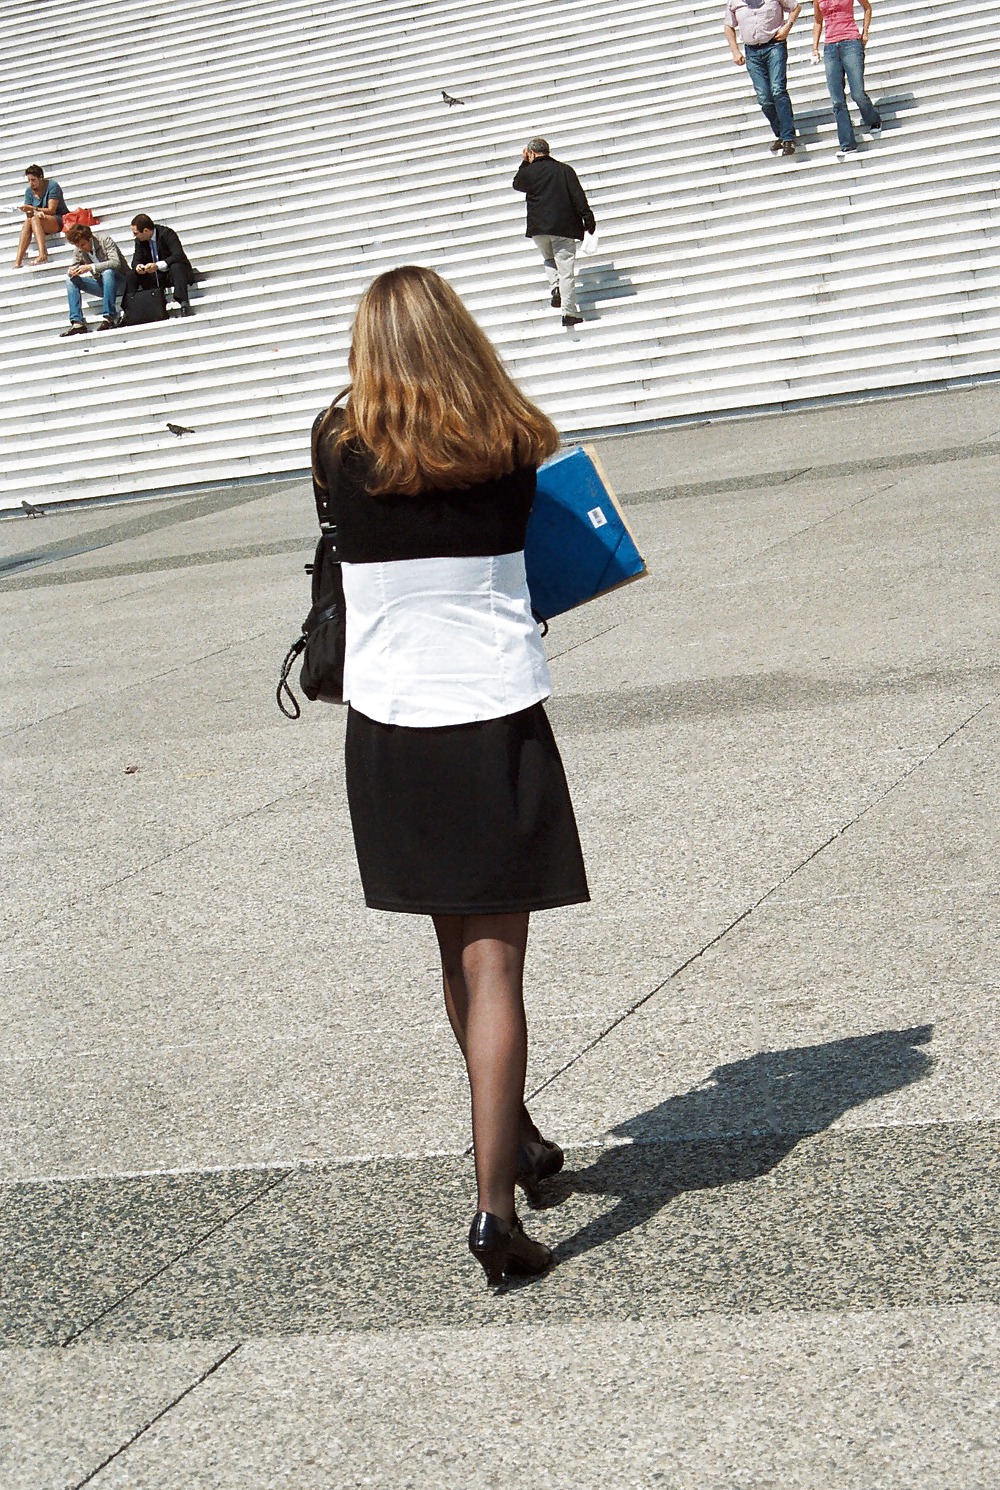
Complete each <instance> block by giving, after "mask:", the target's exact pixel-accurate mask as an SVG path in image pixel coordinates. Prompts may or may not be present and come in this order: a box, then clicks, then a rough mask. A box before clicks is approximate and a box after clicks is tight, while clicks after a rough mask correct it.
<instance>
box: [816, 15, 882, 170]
mask: <svg viewBox="0 0 1000 1490" xmlns="http://www.w3.org/2000/svg"><path fill="white" fill-rule="evenodd" d="M823 66H824V68H825V69H826V86H827V88H828V90H829V93H830V102H831V103H832V104H833V117H834V118H835V119H836V121H837V139H838V141H839V142H840V148H841V150H853V149H854V146H855V145H856V144H857V141H856V140H855V138H854V125H853V124H852V123H851V116H850V114H849V113H848V109H847V99H846V98H845V96H844V78H845V77H846V78H847V83H848V86H849V87H850V90H851V97H852V98H853V99H854V102H855V103H856V104H857V106H858V108H859V109H860V110H861V117H862V119H863V120H864V122H865V123H866V124H867V125H868V128H869V129H872V128H873V127H877V126H878V125H880V124H881V123H882V119H881V116H880V114H879V111H878V109H877V108H876V107H875V105H874V104H873V103H872V101H871V99H870V98H869V97H868V94H867V93H866V92H865V49H864V47H863V46H862V45H861V42H860V41H828V42H827V43H826V45H825V46H824V48H823Z"/></svg>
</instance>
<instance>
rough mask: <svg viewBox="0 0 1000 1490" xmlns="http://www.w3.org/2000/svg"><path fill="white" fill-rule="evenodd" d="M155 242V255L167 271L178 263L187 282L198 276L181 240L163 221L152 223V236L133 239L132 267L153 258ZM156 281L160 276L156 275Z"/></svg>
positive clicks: (149, 261) (148, 261)
mask: <svg viewBox="0 0 1000 1490" xmlns="http://www.w3.org/2000/svg"><path fill="white" fill-rule="evenodd" d="M154 243H155V244H156V257H157V260H158V261H159V262H160V263H165V264H166V266H167V273H168V274H169V273H170V270H171V269H172V268H173V267H174V265H175V264H176V265H180V267H181V268H182V269H183V271H184V278H185V279H186V280H187V282H188V284H189V285H190V284H194V282H195V280H196V279H197V278H198V271H197V270H196V269H195V268H194V267H193V265H192V263H191V260H190V259H189V258H188V256H187V254H186V253H185V252H184V249H183V247H182V246H181V240H180V239H179V238H178V236H177V234H176V233H175V232H174V230H173V228H168V227H166V226H165V224H163V223H156V224H154V228H153V236H152V238H149V239H146V238H137V239H136V240H135V253H134V254H133V255H132V268H133V269H134V268H135V267H136V266H137V265H138V264H149V263H151V262H152V259H153V244H154ZM156 278H157V283H159V278H160V276H159V275H157V276H156Z"/></svg>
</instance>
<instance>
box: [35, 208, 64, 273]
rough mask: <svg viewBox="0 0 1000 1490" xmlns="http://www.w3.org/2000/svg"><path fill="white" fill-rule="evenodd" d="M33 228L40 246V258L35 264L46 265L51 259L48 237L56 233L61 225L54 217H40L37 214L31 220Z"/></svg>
mask: <svg viewBox="0 0 1000 1490" xmlns="http://www.w3.org/2000/svg"><path fill="white" fill-rule="evenodd" d="M31 227H32V231H33V232H34V235H35V242H36V243H37V244H38V258H37V259H36V260H35V263H36V264H45V263H47V262H48V257H49V245H48V235H49V233H55V232H56V231H57V230H58V228H59V224H58V222H57V221H56V219H55V218H54V217H50V216H39V214H38V213H37V212H36V213H35V215H34V217H33V218H32V219H31Z"/></svg>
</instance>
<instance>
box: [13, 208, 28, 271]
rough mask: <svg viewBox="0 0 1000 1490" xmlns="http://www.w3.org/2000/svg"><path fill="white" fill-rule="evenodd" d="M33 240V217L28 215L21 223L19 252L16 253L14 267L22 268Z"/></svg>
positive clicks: (18, 241)
mask: <svg viewBox="0 0 1000 1490" xmlns="http://www.w3.org/2000/svg"><path fill="white" fill-rule="evenodd" d="M30 242H31V218H30V217H26V218H25V219H24V222H23V223H22V224H21V233H20V236H19V237H18V240H17V253H16V254H15V255H14V268H15V269H20V267H21V262H22V260H23V259H24V255H25V254H26V253H27V250H28V244H29V243H30Z"/></svg>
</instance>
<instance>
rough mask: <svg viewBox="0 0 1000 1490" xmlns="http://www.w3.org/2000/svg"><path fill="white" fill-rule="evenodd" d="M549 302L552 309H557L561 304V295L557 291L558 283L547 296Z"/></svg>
mask: <svg viewBox="0 0 1000 1490" xmlns="http://www.w3.org/2000/svg"><path fill="white" fill-rule="evenodd" d="M549 303H550V305H551V306H552V309H553V310H558V309H559V307H560V306H561V305H562V296H561V295H560V293H559V286H558V285H556V287H555V289H554V290H553V291H552V294H551V295H550V296H549Z"/></svg>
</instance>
